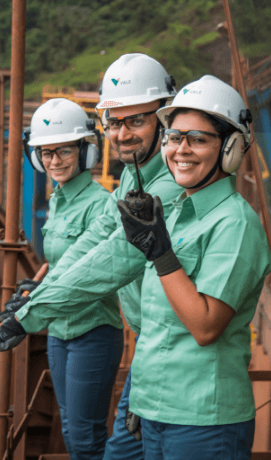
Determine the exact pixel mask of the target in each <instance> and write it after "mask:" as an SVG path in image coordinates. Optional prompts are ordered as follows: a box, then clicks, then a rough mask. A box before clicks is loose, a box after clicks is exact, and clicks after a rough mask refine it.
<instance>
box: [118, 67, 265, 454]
mask: <svg viewBox="0 0 271 460" xmlns="http://www.w3.org/2000/svg"><path fill="white" fill-rule="evenodd" d="M157 115H158V117H159V119H160V120H161V122H162V123H163V124H164V125H165V129H164V130H163V140H162V156H163V159H164V162H165V163H166V164H167V166H168V168H169V170H170V172H171V174H172V175H173V177H174V179H175V181H176V182H177V183H178V184H179V185H180V186H182V187H184V188H185V192H183V193H181V189H180V196H179V197H178V198H177V199H176V200H175V202H174V206H175V209H174V211H173V212H172V213H171V215H170V216H169V218H168V220H167V222H166V223H165V221H164V219H163V213H162V206H161V202H160V199H159V197H157V196H156V197H154V206H153V219H152V221H148V222H147V221H144V220H142V219H139V218H138V217H136V216H134V215H132V213H131V212H130V210H129V208H128V207H127V206H126V204H125V202H124V201H121V200H120V201H119V202H118V206H119V210H120V212H121V216H122V222H123V225H124V229H125V232H126V236H127V240H128V241H129V242H130V243H131V244H133V245H134V246H135V247H137V248H138V249H139V250H140V251H141V252H143V254H144V255H145V257H146V258H147V260H148V262H147V264H146V270H145V274H144V280H143V284H142V291H141V293H142V303H141V321H142V323H141V334H140V338H139V340H138V342H137V346H136V350H135V357H134V360H133V363H132V390H131V393H130V397H129V410H130V411H131V412H133V413H135V414H136V415H138V416H140V417H141V424H142V437H143V446H144V455H145V458H146V459H147V458H148V460H187V459H188V458H189V459H190V460H198V459H201V460H210V459H212V460H221V459H222V458H223V459H225V460H237V458H238V460H250V458H251V448H252V444H253V436H254V417H255V408H254V400H253V392H252V384H251V380H250V378H249V375H248V365H249V361H250V328H249V323H250V321H251V319H252V318H253V316H254V312H255V309H256V306H257V301H258V299H259V296H260V293H261V289H262V286H263V283H264V278H265V276H266V275H267V274H268V273H269V272H270V270H271V255H270V251H269V248H268V243H267V239H266V235H265V233H264V230H263V227H262V225H261V223H260V220H259V218H258V216H257V215H256V214H255V213H254V211H253V210H252V209H251V208H250V206H249V205H248V203H247V202H246V201H245V200H244V199H243V198H242V197H241V196H240V195H239V194H238V193H237V192H236V185H235V182H236V178H235V176H233V175H232V173H233V172H234V171H236V169H237V168H238V166H239V165H240V164H241V161H242V158H243V155H244V153H245V151H246V149H247V148H248V147H249V137H250V136H249V122H250V121H251V116H250V112H249V110H247V109H246V107H245V104H244V101H243V99H242V98H241V96H240V95H239V94H238V93H237V92H236V91H235V90H234V89H233V88H231V87H230V86H229V85H226V84H225V83H223V82H222V81H220V80H218V79H217V78H215V77H212V76H205V77H203V78H201V79H200V80H198V81H196V82H193V83H190V84H189V85H187V86H186V87H185V88H183V89H182V90H181V91H179V93H178V94H177V95H176V97H175V98H174V100H173V102H172V104H171V105H170V106H167V107H163V108H161V109H160V110H158V112H157ZM259 248H261V250H260V251H259ZM157 275H158V276H157Z"/></svg>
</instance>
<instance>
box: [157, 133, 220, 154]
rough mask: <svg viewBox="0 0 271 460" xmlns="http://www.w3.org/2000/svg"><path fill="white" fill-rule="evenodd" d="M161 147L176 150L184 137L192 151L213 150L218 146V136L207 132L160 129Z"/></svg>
mask: <svg viewBox="0 0 271 460" xmlns="http://www.w3.org/2000/svg"><path fill="white" fill-rule="evenodd" d="M161 134H162V144H163V146H168V147H173V148H176V149H177V148H178V146H179V145H180V144H181V142H182V139H183V138H184V137H185V138H186V142H187V143H188V145H189V147H191V148H193V149H194V150H203V149H214V148H216V147H217V146H218V145H219V141H220V136H219V135H218V134H216V133H211V132H209V131H198V130H190V131H180V130H179V129H162V130H161Z"/></svg>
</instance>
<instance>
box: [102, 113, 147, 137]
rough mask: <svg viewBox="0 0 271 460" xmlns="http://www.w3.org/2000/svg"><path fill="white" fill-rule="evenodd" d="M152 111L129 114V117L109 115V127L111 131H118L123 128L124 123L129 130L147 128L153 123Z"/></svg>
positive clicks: (107, 120)
mask: <svg viewBox="0 0 271 460" xmlns="http://www.w3.org/2000/svg"><path fill="white" fill-rule="evenodd" d="M155 112H156V110H153V111H152V112H145V113H137V114H136V115H129V116H128V117H108V118H106V124H107V126H106V127H107V129H108V130H109V131H111V132H118V131H120V129H121V125H122V124H124V125H125V126H126V128H127V129H129V131H136V130H137V129H141V128H145V126H148V125H150V124H151V121H152V118H151V115H152V114H153V113H155Z"/></svg>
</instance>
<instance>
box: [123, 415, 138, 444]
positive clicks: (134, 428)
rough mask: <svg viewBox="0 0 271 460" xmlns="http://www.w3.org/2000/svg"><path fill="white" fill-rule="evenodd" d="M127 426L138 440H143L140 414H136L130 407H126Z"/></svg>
mask: <svg viewBox="0 0 271 460" xmlns="http://www.w3.org/2000/svg"><path fill="white" fill-rule="evenodd" d="M125 428H127V430H128V431H129V433H130V434H131V435H132V436H133V437H134V438H135V439H136V440H137V441H141V439H142V435H141V424H140V417H139V415H136V414H133V412H130V411H129V407H127V408H126V416H125Z"/></svg>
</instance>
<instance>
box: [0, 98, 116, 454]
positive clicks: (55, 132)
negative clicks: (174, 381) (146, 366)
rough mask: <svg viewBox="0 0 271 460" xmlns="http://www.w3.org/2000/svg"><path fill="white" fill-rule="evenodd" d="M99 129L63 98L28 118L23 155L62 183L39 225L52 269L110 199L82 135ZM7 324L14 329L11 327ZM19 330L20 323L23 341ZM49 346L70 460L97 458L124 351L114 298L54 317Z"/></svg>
mask: <svg viewBox="0 0 271 460" xmlns="http://www.w3.org/2000/svg"><path fill="white" fill-rule="evenodd" d="M94 126H95V124H91V121H90V120H89V119H88V116H87V114H86V113H85V111H84V110H83V109H82V107H80V106H79V105H78V104H76V103H74V102H71V101H69V100H66V99H62V98H57V99H51V100H49V101H47V102H45V103H44V104H43V105H41V106H40V107H39V108H38V109H37V110H36V112H35V113H34V115H33V117H32V120H31V128H30V140H29V142H28V144H29V145H30V146H33V147H34V150H33V151H32V152H31V153H30V151H29V150H28V151H27V150H26V153H27V155H28V157H29V160H30V162H31V164H32V166H33V167H34V168H35V169H37V170H38V171H40V172H45V171H46V173H47V174H49V176H51V177H52V178H53V179H54V181H56V182H57V186H56V187H55V189H54V193H53V194H52V196H51V198H50V201H49V217H48V220H47V221H46V223H45V225H44V227H43V229H42V234H43V236H44V253H45V256H46V258H47V260H48V262H49V271H50V270H52V269H53V268H54V267H55V265H56V264H57V262H58V260H59V259H60V258H61V257H62V255H63V254H64V252H65V251H66V250H67V249H68V248H69V246H71V245H72V244H74V243H75V242H76V241H77V239H78V238H79V237H80V235H81V234H83V232H84V231H85V230H86V229H87V228H88V227H89V226H90V225H91V223H92V222H93V221H94V220H95V219H96V218H97V217H98V216H100V215H101V214H103V210H104V206H105V203H106V202H107V200H108V197H109V192H108V191H107V190H106V189H104V188H103V187H102V186H101V185H100V184H98V183H97V182H95V181H94V180H93V179H92V177H91V173H90V171H89V168H92V167H93V166H95V164H96V163H97V161H98V159H99V154H98V150H97V147H96V146H95V145H94V144H92V143H89V142H87V141H86V140H85V138H86V137H88V136H93V135H94V134H97V130H94ZM98 140H99V139H98ZM28 299H29V297H28ZM28 299H26V300H28ZM59 303H61V298H60V299H59ZM63 303H64V302H63ZM21 306H22V305H20V306H19V307H18V306H17V307H18V308H16V309H15V311H13V317H11V316H10V318H8V319H7V320H6V321H9V322H12V321H13V323H14V321H15V323H14V324H15V329H16V327H17V328H20V327H21V325H20V323H17V324H16V320H15V318H14V313H15V312H16V311H17V310H18V309H19V308H20V307H21ZM30 308H31V307H30ZM63 308H65V306H63ZM6 321H4V323H3V326H2V328H3V327H5V326H4V325H5V323H6ZM7 326H8V327H10V329H12V327H11V326H12V325H9V324H8V325H7ZM13 335H14V334H13ZM22 335H23V328H22V332H21V336H19V337H18V340H19V341H21V340H22V338H21V337H22ZM12 340H13V339H11V341H12ZM13 346H14V345H13ZM47 349H48V359H49V367H50V370H51V375H52V381H53V385H54V390H55V394H56V398H57V402H58V404H59V407H60V415H61V421H62V434H63V438H64V442H65V444H66V448H67V451H68V453H69V455H70V459H71V460H87V459H90V458H92V459H95V460H96V459H97V460H100V459H102V457H103V451H104V446H105V442H106V439H107V426H106V420H107V416H108V412H109V405H110V398H111V392H112V387H113V384H114V381H115V376H116V373H117V370H118V367H119V364H120V360H121V356H122V351H123V325H122V320H121V317H120V312H119V306H118V299H117V296H116V295H114V294H113V295H110V297H105V298H103V299H102V300H99V301H96V302H95V303H92V304H91V305H90V304H89V305H88V304H86V305H85V308H84V309H81V310H79V311H78V312H77V313H75V314H73V315H70V314H68V313H67V317H66V318H64V317H63V316H62V318H57V319H55V320H54V321H53V322H51V323H50V326H49V327H48V341H47Z"/></svg>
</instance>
